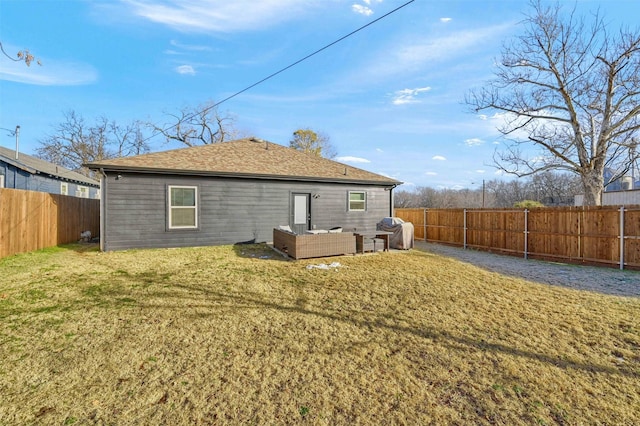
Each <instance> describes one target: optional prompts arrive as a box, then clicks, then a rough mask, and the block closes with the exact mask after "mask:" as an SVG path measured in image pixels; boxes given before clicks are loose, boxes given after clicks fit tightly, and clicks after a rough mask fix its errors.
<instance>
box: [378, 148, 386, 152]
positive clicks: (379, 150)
mask: <svg viewBox="0 0 640 426" xmlns="http://www.w3.org/2000/svg"><path fill="white" fill-rule="evenodd" d="M376 152H384V151H383V150H381V149H380V148H376Z"/></svg>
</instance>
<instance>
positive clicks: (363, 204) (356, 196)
mask: <svg viewBox="0 0 640 426" xmlns="http://www.w3.org/2000/svg"><path fill="white" fill-rule="evenodd" d="M366 209H367V193H366V192H364V191H349V211H350V212H353V211H356V212H363V211H365V210H366Z"/></svg>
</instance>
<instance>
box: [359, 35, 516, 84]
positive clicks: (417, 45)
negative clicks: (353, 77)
mask: <svg viewBox="0 0 640 426" xmlns="http://www.w3.org/2000/svg"><path fill="white" fill-rule="evenodd" d="M511 28H512V25H511V24H510V23H507V24H502V25H496V26H490V27H484V28H479V29H476V30H467V31H458V32H451V33H449V34H447V35H444V36H441V37H424V38H418V39H417V40H407V39H400V40H395V41H394V44H393V45H389V46H387V48H385V49H382V50H381V52H380V54H379V55H378V56H376V57H374V58H373V59H372V61H371V63H370V64H369V65H368V66H367V70H368V73H369V75H371V76H373V77H376V78H381V77H388V76H393V75H396V74H403V73H406V72H415V71H417V70H422V69H424V68H427V67H429V69H432V68H433V67H434V66H437V65H436V63H439V62H442V61H445V60H451V59H454V58H457V57H462V56H464V55H467V54H469V53H471V52H473V50H474V49H476V48H478V47H479V46H482V45H484V44H486V43H487V42H488V40H491V39H496V38H498V37H500V36H502V35H503V34H504V33H505V31H507V30H509V29H511Z"/></svg>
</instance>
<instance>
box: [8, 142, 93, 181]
mask: <svg viewBox="0 0 640 426" xmlns="http://www.w3.org/2000/svg"><path fill="white" fill-rule="evenodd" d="M0 160H1V161H4V162H5V163H8V164H11V165H12V166H14V167H17V168H19V169H22V170H25V171H28V172H29V173H31V174H38V173H40V174H44V175H49V176H54V177H57V178H59V179H61V180H67V181H72V182H78V183H83V184H87V185H90V186H94V187H96V188H97V187H99V186H100V184H99V183H98V181H96V180H94V179H91V178H90V177H87V176H84V175H81V174H80V173H76V172H74V171H71V170H69V169H66V168H64V167H62V166H58V165H56V164H53V163H50V162H48V161H45V160H42V159H40V158H36V157H32V156H30V155H27V154H24V153H22V152H19V153H18V158H17V159H16V151H15V150H13V149H9V148H5V147H3V146H0Z"/></svg>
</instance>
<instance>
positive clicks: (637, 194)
mask: <svg viewBox="0 0 640 426" xmlns="http://www.w3.org/2000/svg"><path fill="white" fill-rule="evenodd" d="M574 200H575V201H574V204H575V205H576V206H581V205H582V202H583V200H584V195H583V194H580V195H576V196H575V198H574ZM601 204H602V205H603V206H623V205H624V206H630V205H640V189H634V190H630V191H610V192H603V193H602V203H601Z"/></svg>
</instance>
